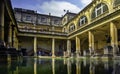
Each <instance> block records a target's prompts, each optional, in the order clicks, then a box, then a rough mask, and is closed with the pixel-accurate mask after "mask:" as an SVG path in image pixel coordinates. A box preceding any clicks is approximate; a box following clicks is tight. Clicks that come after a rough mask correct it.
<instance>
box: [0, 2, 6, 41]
mask: <svg viewBox="0 0 120 74" xmlns="http://www.w3.org/2000/svg"><path fill="white" fill-rule="evenodd" d="M4 8H5V7H4V4H3V2H1V4H0V40H2V41H4V13H5V10H4Z"/></svg>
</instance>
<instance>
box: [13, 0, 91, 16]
mask: <svg viewBox="0 0 120 74" xmlns="http://www.w3.org/2000/svg"><path fill="white" fill-rule="evenodd" d="M11 1H12V6H13V8H15V7H17V8H24V9H31V10H35V11H37V12H38V13H42V14H49V13H51V14H52V15H55V16H62V15H64V14H65V12H64V10H69V11H70V12H73V13H78V12H80V10H81V9H83V8H84V7H85V6H86V5H88V4H89V3H90V2H91V1H92V0H11Z"/></svg>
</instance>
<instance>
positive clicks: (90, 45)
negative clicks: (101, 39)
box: [88, 31, 94, 55]
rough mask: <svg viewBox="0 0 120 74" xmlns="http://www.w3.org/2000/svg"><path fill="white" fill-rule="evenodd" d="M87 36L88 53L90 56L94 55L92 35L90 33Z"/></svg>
mask: <svg viewBox="0 0 120 74" xmlns="http://www.w3.org/2000/svg"><path fill="white" fill-rule="evenodd" d="M88 36H89V51H90V55H92V54H94V34H93V33H92V31H89V32H88Z"/></svg>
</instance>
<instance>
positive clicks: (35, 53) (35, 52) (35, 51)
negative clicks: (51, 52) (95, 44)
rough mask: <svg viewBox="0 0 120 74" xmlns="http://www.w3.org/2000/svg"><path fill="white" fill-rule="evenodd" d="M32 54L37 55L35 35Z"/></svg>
mask: <svg viewBox="0 0 120 74" xmlns="http://www.w3.org/2000/svg"><path fill="white" fill-rule="evenodd" d="M34 56H37V37H34Z"/></svg>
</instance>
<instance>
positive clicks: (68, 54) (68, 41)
mask: <svg viewBox="0 0 120 74" xmlns="http://www.w3.org/2000/svg"><path fill="white" fill-rule="evenodd" d="M70 54H71V41H70V40H67V56H70Z"/></svg>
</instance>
